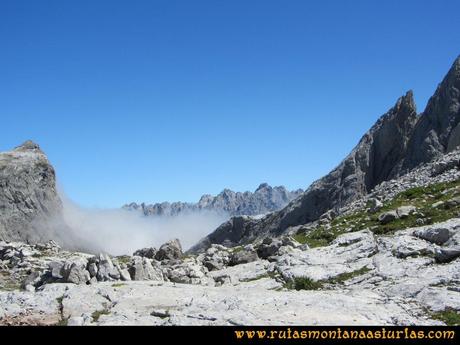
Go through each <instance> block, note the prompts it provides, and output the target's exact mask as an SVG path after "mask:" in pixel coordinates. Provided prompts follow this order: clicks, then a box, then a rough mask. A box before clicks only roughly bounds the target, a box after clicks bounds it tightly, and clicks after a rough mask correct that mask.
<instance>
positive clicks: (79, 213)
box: [59, 192, 228, 255]
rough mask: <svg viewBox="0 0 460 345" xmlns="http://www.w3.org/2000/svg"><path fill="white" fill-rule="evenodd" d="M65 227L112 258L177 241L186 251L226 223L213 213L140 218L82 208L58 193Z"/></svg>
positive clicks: (136, 214) (117, 211)
mask: <svg viewBox="0 0 460 345" xmlns="http://www.w3.org/2000/svg"><path fill="white" fill-rule="evenodd" d="M59 194H60V197H61V200H62V203H63V217H64V221H65V223H67V225H68V226H69V227H70V228H71V229H72V231H73V232H74V233H75V235H77V236H78V237H80V238H82V239H84V240H85V241H86V242H88V243H89V244H91V247H92V248H100V249H101V250H103V251H106V252H108V253H110V254H112V255H123V254H128V255H130V254H132V253H133V252H134V251H135V250H137V249H140V248H145V247H156V248H158V247H159V246H160V245H162V244H163V243H165V242H167V241H169V240H171V239H173V238H178V239H179V240H180V242H181V244H182V248H183V249H184V250H187V249H188V248H189V247H191V246H192V245H194V244H196V243H197V242H198V241H199V240H200V239H202V238H203V237H205V236H206V235H208V234H209V233H211V232H212V231H213V230H215V229H216V228H217V227H218V226H219V225H220V224H222V223H223V222H224V221H225V220H227V219H228V217H226V216H225V215H222V214H217V213H214V212H192V213H189V214H183V215H182V214H181V215H179V216H175V217H166V216H165V217H162V216H149V217H146V216H144V215H143V214H142V213H141V212H137V211H128V210H123V209H121V208H120V209H95V208H94V209H91V208H83V207H80V206H78V205H76V204H75V203H74V202H72V201H71V200H70V199H69V198H68V197H67V196H66V195H64V193H62V192H60V193H59Z"/></svg>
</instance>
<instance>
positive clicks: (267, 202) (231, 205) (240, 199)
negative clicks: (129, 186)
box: [123, 183, 303, 216]
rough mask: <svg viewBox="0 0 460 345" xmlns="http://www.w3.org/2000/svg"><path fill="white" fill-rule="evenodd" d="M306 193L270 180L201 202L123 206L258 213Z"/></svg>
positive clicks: (165, 212)
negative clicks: (269, 183)
mask: <svg viewBox="0 0 460 345" xmlns="http://www.w3.org/2000/svg"><path fill="white" fill-rule="evenodd" d="M302 192H303V190H302V189H298V190H295V191H288V190H286V188H285V187H283V186H277V187H271V186H270V185H268V184H267V183H262V184H260V185H259V187H258V188H257V189H256V190H255V191H254V192H243V193H242V192H234V191H232V190H230V189H224V190H223V191H222V192H220V193H219V194H218V195H216V196H212V195H209V194H205V195H203V196H202V197H201V198H200V200H199V201H198V202H197V203H186V202H173V203H169V202H162V203H157V204H145V203H141V204H137V203H135V202H133V203H130V204H126V205H124V206H123V208H124V209H126V210H135V211H140V212H142V213H143V214H144V215H146V216H177V215H180V214H184V213H190V212H197V211H208V212H217V213H220V214H224V215H228V216H241V215H248V216H255V215H260V214H265V213H269V212H273V211H277V210H279V209H281V208H283V207H284V206H286V205H287V204H288V203H289V202H290V201H292V200H294V199H295V198H297V197H298V196H299V195H300V194H301V193H302Z"/></svg>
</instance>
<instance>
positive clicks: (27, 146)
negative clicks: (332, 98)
mask: <svg viewBox="0 0 460 345" xmlns="http://www.w3.org/2000/svg"><path fill="white" fill-rule="evenodd" d="M14 150H15V151H22V152H24V151H34V152H40V153H43V151H42V150H41V149H40V146H39V145H38V144H37V143H35V142H33V141H32V140H26V141H25V142H23V143H22V144H21V145H19V146H17V147H15V148H14Z"/></svg>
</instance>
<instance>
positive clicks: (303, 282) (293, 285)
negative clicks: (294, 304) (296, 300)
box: [284, 277, 323, 291]
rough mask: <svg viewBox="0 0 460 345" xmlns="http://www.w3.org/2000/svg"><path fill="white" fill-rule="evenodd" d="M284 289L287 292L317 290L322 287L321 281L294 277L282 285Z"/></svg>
mask: <svg viewBox="0 0 460 345" xmlns="http://www.w3.org/2000/svg"><path fill="white" fill-rule="evenodd" d="M284 287H285V288H286V289H289V290H297V291H299V290H319V289H321V288H322V287H323V283H322V282H321V281H315V280H313V279H310V278H308V277H295V278H294V279H293V280H290V281H288V282H286V283H285V284H284Z"/></svg>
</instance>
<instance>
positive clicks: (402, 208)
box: [396, 206, 417, 218]
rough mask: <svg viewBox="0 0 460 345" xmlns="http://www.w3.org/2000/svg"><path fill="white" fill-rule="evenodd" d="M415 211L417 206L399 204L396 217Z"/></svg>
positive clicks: (408, 214) (406, 215) (404, 216)
mask: <svg viewBox="0 0 460 345" xmlns="http://www.w3.org/2000/svg"><path fill="white" fill-rule="evenodd" d="M415 211H417V208H416V207H415V206H400V207H398V208H397V209H396V213H397V214H398V218H407V217H409V216H410V215H411V214H413V213H414V212H415Z"/></svg>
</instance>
